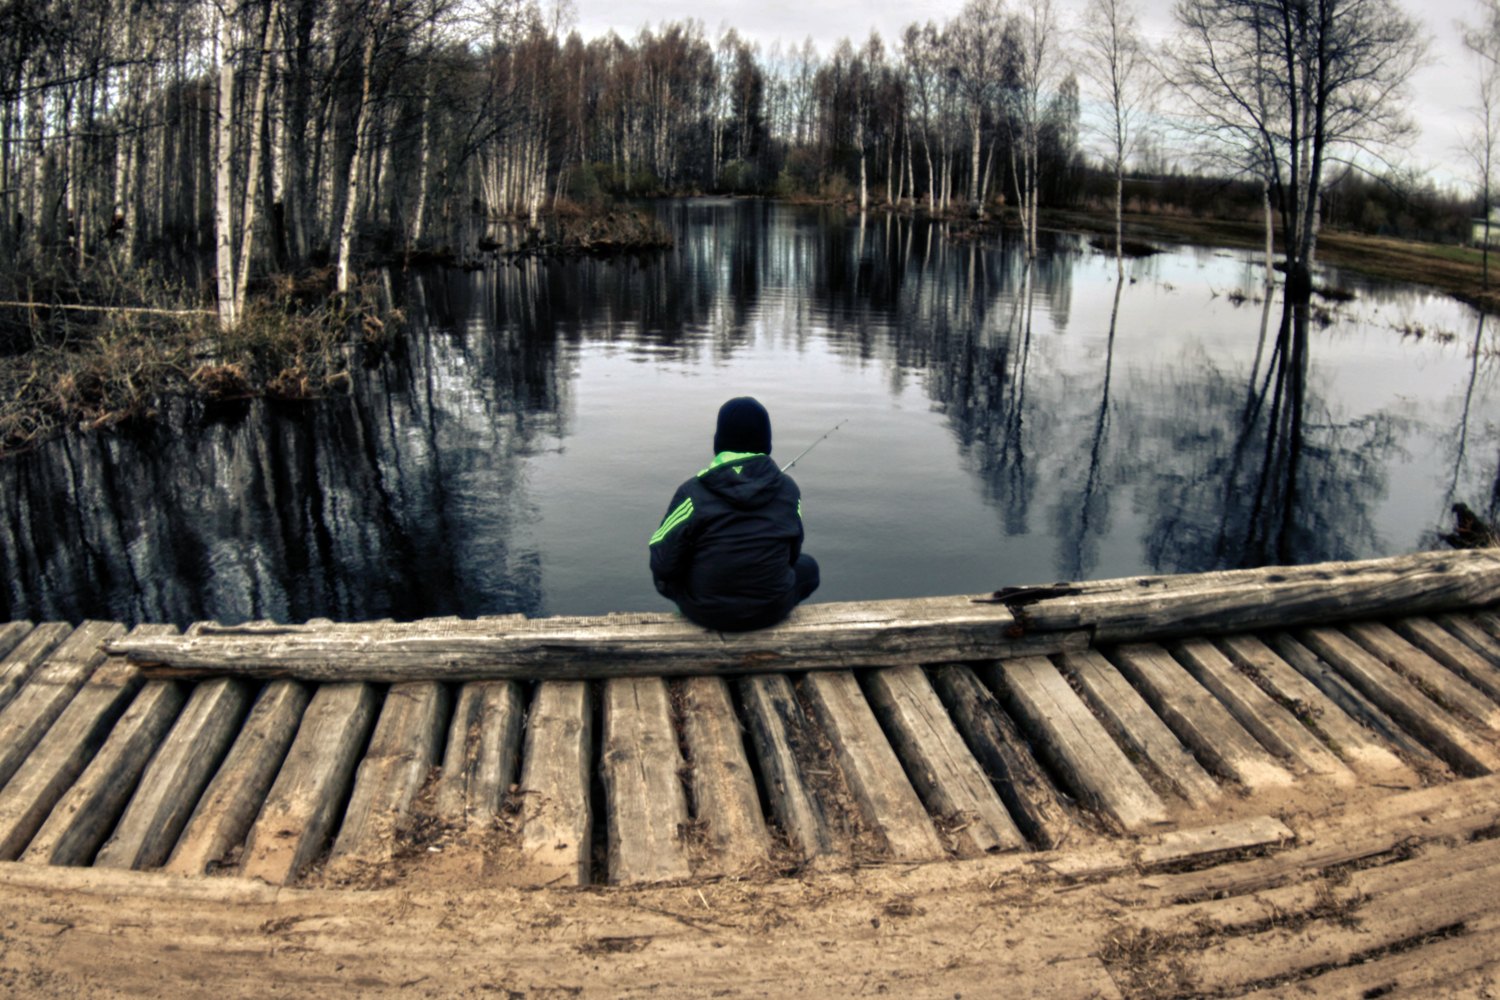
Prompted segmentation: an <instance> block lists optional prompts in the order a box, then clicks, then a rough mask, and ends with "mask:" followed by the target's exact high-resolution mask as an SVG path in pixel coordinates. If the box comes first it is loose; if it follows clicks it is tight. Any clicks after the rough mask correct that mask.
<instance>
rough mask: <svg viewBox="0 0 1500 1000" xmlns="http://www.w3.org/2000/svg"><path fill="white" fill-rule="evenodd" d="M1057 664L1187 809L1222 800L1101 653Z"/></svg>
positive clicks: (1220, 792) (1220, 793) (1070, 656)
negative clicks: (1167, 783) (1172, 790)
mask: <svg viewBox="0 0 1500 1000" xmlns="http://www.w3.org/2000/svg"><path fill="white" fill-rule="evenodd" d="M1057 659H1058V661H1059V663H1060V664H1061V665H1062V667H1063V669H1064V670H1066V671H1067V672H1068V674H1069V675H1070V676H1072V678H1073V679H1074V680H1076V681H1077V682H1078V686H1079V687H1081V688H1082V689H1083V693H1084V697H1085V698H1087V699H1088V701H1089V704H1090V705H1092V706H1093V707H1094V710H1095V711H1097V712H1098V713H1099V714H1100V715H1102V716H1104V717H1105V718H1106V719H1108V720H1109V722H1110V724H1111V725H1113V726H1114V727H1115V729H1117V730H1118V731H1119V733H1120V735H1121V736H1122V737H1123V738H1124V740H1125V742H1126V743H1127V744H1129V745H1130V748H1131V749H1132V750H1134V751H1135V752H1136V753H1138V754H1140V755H1141V756H1142V757H1144V758H1146V760H1148V761H1150V762H1151V764H1152V766H1154V767H1155V768H1156V769H1157V770H1158V771H1159V772H1161V775H1162V777H1164V778H1166V779H1167V780H1168V781H1170V782H1171V783H1172V787H1173V788H1175V789H1176V790H1177V794H1179V795H1181V796H1182V797H1183V798H1184V799H1186V800H1187V802H1188V804H1189V805H1191V806H1192V807H1193V808H1194V809H1199V808H1202V807H1203V806H1205V805H1209V804H1210V803H1213V802H1217V801H1218V800H1219V799H1220V798H1221V797H1222V796H1223V794H1224V790H1223V789H1222V788H1220V787H1219V783H1218V782H1217V781H1215V780H1214V779H1213V778H1212V777H1211V776H1210V775H1209V773H1208V772H1207V771H1205V770H1203V766H1202V765H1201V764H1199V763H1198V761H1197V760H1196V759H1195V758H1194V757H1193V755H1192V754H1191V753H1189V752H1188V751H1187V750H1186V749H1185V748H1184V747H1183V745H1182V742H1181V741H1180V740H1178V739H1177V736H1176V734H1175V733H1173V732H1172V730H1170V729H1168V728H1167V724H1166V723H1165V722H1162V721H1161V719H1160V718H1159V717H1158V716H1157V714H1156V713H1155V712H1153V711H1152V710H1151V706H1150V705H1148V704H1147V703H1146V700H1145V699H1144V698H1142V697H1141V696H1140V693H1139V692H1137V691H1136V689H1135V688H1133V687H1131V686H1130V682H1129V681H1127V680H1125V678H1124V677H1123V676H1122V675H1121V674H1120V671H1119V670H1117V669H1116V668H1115V665H1114V664H1113V663H1110V662H1109V661H1108V660H1106V659H1105V658H1104V655H1103V654H1102V653H1099V652H1097V651H1095V650H1092V649H1091V650H1088V651H1086V652H1082V653H1064V654H1063V655H1062V656H1060V657H1058V658H1057Z"/></svg>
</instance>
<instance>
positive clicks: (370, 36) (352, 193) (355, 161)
mask: <svg viewBox="0 0 1500 1000" xmlns="http://www.w3.org/2000/svg"><path fill="white" fill-rule="evenodd" d="M374 61H375V30H374V28H373V27H371V26H367V27H366V28H365V54H364V60H363V62H361V64H360V81H361V82H360V97H359V114H357V115H356V116H355V118H354V156H353V157H351V158H350V160H349V186H348V192H347V193H346V194H345V196H344V221H343V224H342V225H340V226H339V278H338V290H339V292H340V293H343V292H347V291H348V290H349V254H350V252H351V251H352V250H353V248H354V217H355V214H356V213H357V212H358V210H359V194H360V192H359V161H360V158H361V156H362V154H363V152H364V146H365V120H366V119H367V118H368V117H369V113H370V111H369V109H370V66H371V64H372V63H373V62H374Z"/></svg>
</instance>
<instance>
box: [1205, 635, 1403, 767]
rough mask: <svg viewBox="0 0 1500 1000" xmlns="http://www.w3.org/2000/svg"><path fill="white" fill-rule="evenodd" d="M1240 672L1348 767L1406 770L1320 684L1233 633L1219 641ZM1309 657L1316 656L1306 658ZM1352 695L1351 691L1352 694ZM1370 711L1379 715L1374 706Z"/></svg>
mask: <svg viewBox="0 0 1500 1000" xmlns="http://www.w3.org/2000/svg"><path fill="white" fill-rule="evenodd" d="M1217 643H1218V646H1219V648H1220V649H1221V650H1222V651H1223V652H1224V654H1225V655H1226V656H1228V657H1229V660H1230V662H1231V663H1233V664H1234V665H1235V667H1236V668H1238V669H1239V670H1241V671H1243V672H1244V673H1245V674H1247V675H1248V676H1250V677H1254V678H1258V679H1259V681H1260V682H1261V683H1262V684H1264V685H1265V686H1266V688H1267V689H1268V690H1270V691H1271V692H1272V693H1273V694H1274V695H1275V697H1277V698H1278V699H1280V701H1281V703H1282V704H1283V705H1286V706H1287V707H1288V711H1290V712H1291V713H1293V714H1294V715H1295V716H1296V717H1297V719H1298V720H1299V721H1300V723H1301V724H1302V725H1303V726H1304V727H1306V728H1308V729H1309V730H1310V731H1314V732H1317V733H1321V734H1323V735H1324V736H1325V737H1326V738H1327V739H1328V741H1329V742H1330V744H1331V746H1330V749H1335V748H1336V749H1335V752H1336V753H1338V754H1339V755H1341V756H1342V758H1343V759H1344V760H1347V761H1349V763H1351V764H1354V765H1355V766H1357V767H1359V768H1361V769H1362V770H1366V771H1369V772H1372V773H1378V774H1386V773H1393V772H1397V771H1402V770H1405V768H1406V765H1405V764H1403V763H1402V762H1401V758H1399V757H1397V756H1396V755H1395V754H1394V753H1392V752H1391V750H1390V748H1389V747H1388V746H1387V745H1386V744H1385V743H1384V742H1382V741H1381V740H1380V739H1379V738H1377V737H1376V736H1374V734H1372V733H1371V731H1370V730H1368V729H1366V728H1365V727H1364V726H1362V725H1360V724H1359V723H1358V722H1356V721H1355V720H1353V719H1351V718H1350V717H1349V716H1348V715H1346V714H1344V711H1343V710H1342V709H1340V708H1339V706H1338V705H1336V704H1335V703H1334V702H1333V700H1332V699H1331V698H1329V697H1328V695H1326V694H1324V693H1323V692H1322V690H1320V689H1319V688H1318V686H1317V685H1316V684H1314V683H1313V682H1312V681H1310V680H1308V679H1307V678H1306V677H1304V676H1303V675H1302V674H1300V673H1298V672H1297V671H1296V670H1295V669H1293V668H1292V666H1291V665H1290V664H1288V663H1287V662H1286V661H1285V660H1283V659H1282V658H1281V657H1279V656H1277V655H1276V654H1275V653H1274V652H1272V651H1271V648H1270V647H1269V646H1267V645H1266V644H1265V643H1264V642H1262V641H1261V640H1260V639H1258V638H1256V637H1255V636H1253V635H1230V636H1224V637H1223V638H1221V639H1219V640H1217ZM1307 655H1308V656H1309V657H1311V656H1312V654H1311V653H1308V654H1307ZM1351 693H1352V692H1351ZM1370 708H1371V710H1373V711H1378V709H1375V708H1374V706H1373V705H1372V706H1370Z"/></svg>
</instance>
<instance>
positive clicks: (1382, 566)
mask: <svg viewBox="0 0 1500 1000" xmlns="http://www.w3.org/2000/svg"><path fill="white" fill-rule="evenodd" d="M1496 600H1500V550H1495V549H1476V550H1468V551H1454V552H1426V553H1418V554H1414V555H1407V556H1399V557H1395V558H1389V559H1375V560H1368V561H1362V562H1334V563H1321V564H1317V565H1312V566H1298V567H1274V568H1267V569H1254V570H1234V571H1229V572H1217V573H1200V574H1188V575H1178V576H1151V577H1131V578H1127V579H1119V580H1105V581H1098V582H1092V583H1059V584H1053V585H1051V586H1047V587H1022V588H1008V589H1007V590H1003V591H996V592H994V593H993V594H980V595H961V596H955V597H932V598H918V599H914V600H892V601H862V602H851V603H835V604H813V605H807V606H803V607H800V608H798V609H796V610H795V611H794V612H793V613H792V615H791V616H790V617H789V618H788V619H787V620H786V621H785V622H783V623H782V624H780V625H777V626H775V627H773V628H768V629H762V630H760V631H756V632H749V633H726V632H714V631H710V630H707V629H703V628H700V627H698V626H696V625H694V624H692V623H691V622H688V621H687V620H685V619H683V618H680V617H678V616H676V615H671V614H611V615H605V616H601V617H593V618H569V617H555V618H541V619H528V618H526V617H524V616H521V615H505V616H493V617H481V618H478V619H474V620H460V619H457V618H435V619H426V620H423V621H417V622H409V623H396V622H375V623H347V624H335V623H332V622H328V623H308V624H305V625H281V624H274V623H251V624H245V625H234V626H222V625H218V624H216V623H212V622H206V623H198V624H195V625H193V626H191V627H190V628H189V629H188V630H187V632H186V633H185V634H183V635H160V634H149V635H148V634H132V635H130V636H127V637H123V638H113V639H110V640H109V641H108V642H106V643H105V647H104V648H105V650H106V652H108V653H110V654H112V655H118V656H127V657H129V658H130V659H131V660H132V661H133V662H134V663H136V664H137V665H138V666H141V667H143V668H144V669H145V676H146V677H148V678H157V677H174V678H177V679H185V678H190V677H194V676H204V675H208V674H226V673H233V674H243V675H248V676H254V677H263V678H271V677H291V678H296V679H298V680H303V681H313V682H336V681H362V682H366V683H392V684H394V683H402V682H410V681H432V680H439V681H450V682H458V681H480V680H558V681H560V680H590V679H602V678H609V677H661V676H695V675H712V674H755V673H778V672H781V671H786V670H836V669H845V668H851V667H898V666H915V665H922V664H931V663H946V662H955V661H976V660H1010V659H1017V658H1021V657H1031V656H1049V655H1054V654H1060V653H1081V652H1083V651H1085V650H1088V649H1090V648H1093V647H1100V646H1104V645H1110V644H1118V643H1134V642H1163V641H1168V640H1174V639H1184V638H1191V637H1193V636H1198V635H1203V634H1206V633H1229V632H1251V631H1258V630H1265V629H1289V628H1298V627H1306V626H1316V625H1324V624H1329V623H1335V622H1341V621H1348V620H1351V619H1360V618H1376V617H1380V616H1383V615H1390V614H1401V615H1432V614H1438V613H1442V612H1446V611H1454V610H1459V609H1464V608H1472V607H1477V606H1482V605H1486V604H1490V603H1492V602H1494V601H1496Z"/></svg>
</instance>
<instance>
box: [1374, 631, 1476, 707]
mask: <svg viewBox="0 0 1500 1000" xmlns="http://www.w3.org/2000/svg"><path fill="white" fill-rule="evenodd" d="M1391 626H1392V627H1393V628H1394V629H1395V630H1396V631H1397V632H1398V633H1400V634H1401V635H1402V636H1403V637H1405V639H1406V640H1407V641H1408V642H1410V643H1411V644H1412V645H1414V646H1416V647H1417V648H1418V649H1420V650H1422V651H1423V652H1425V653H1426V654H1427V655H1428V656H1431V657H1432V658H1433V659H1434V660H1437V661H1438V662H1439V663H1441V664H1442V665H1443V666H1445V667H1447V668H1448V669H1449V670H1452V671H1454V672H1455V673H1457V674H1458V675H1459V676H1461V677H1462V678H1463V679H1464V680H1466V681H1468V682H1469V683H1470V684H1472V685H1474V686H1475V687H1476V688H1478V689H1479V690H1481V691H1483V692H1484V693H1485V694H1487V695H1489V696H1490V698H1491V699H1492V700H1494V701H1497V702H1500V668H1497V667H1496V666H1495V664H1493V663H1491V662H1490V659H1489V657H1487V656H1485V655H1484V654H1482V653H1480V652H1478V651H1477V650H1475V649H1472V648H1471V647H1470V646H1469V645H1468V644H1467V643H1465V642H1464V641H1463V640H1462V639H1459V638H1458V637H1457V636H1455V635H1453V633H1451V632H1449V631H1448V630H1447V629H1445V628H1443V627H1442V626H1440V625H1439V624H1438V623H1437V622H1435V621H1433V620H1432V619H1430V618H1399V619H1397V620H1396V621H1394V622H1392V623H1391Z"/></svg>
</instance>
